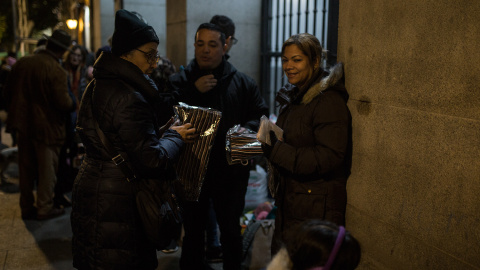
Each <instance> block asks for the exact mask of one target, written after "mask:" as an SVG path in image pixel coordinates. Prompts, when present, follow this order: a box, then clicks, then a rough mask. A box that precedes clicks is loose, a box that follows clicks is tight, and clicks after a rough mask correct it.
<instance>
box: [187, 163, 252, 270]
mask: <svg viewBox="0 0 480 270" xmlns="http://www.w3.org/2000/svg"><path fill="white" fill-rule="evenodd" d="M210 168H211V167H210ZM249 173H250V172H249V167H248V166H242V165H234V166H228V167H227V168H225V169H223V170H218V169H217V170H215V169H214V170H210V172H209V171H207V175H206V176H205V180H204V183H203V186H202V191H201V193H200V198H199V200H198V202H186V203H185V204H184V214H183V218H184V220H183V226H184V229H185V236H184V238H183V245H182V255H181V257H180V268H181V269H182V270H190V269H195V270H198V269H202V266H203V268H205V267H206V260H205V229H206V227H207V220H208V207H209V198H211V199H212V202H213V208H214V210H215V214H216V215H217V222H218V226H219V229H220V243H221V245H222V250H223V269H224V270H239V269H240V268H241V262H242V235H241V227H240V217H241V215H242V214H243V209H244V206H245V193H246V191H247V185H248V177H249Z"/></svg>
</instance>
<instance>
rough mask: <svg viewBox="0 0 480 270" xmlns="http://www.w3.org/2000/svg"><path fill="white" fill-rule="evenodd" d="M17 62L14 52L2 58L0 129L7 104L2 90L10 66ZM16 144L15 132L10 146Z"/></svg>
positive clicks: (5, 114) (0, 137) (0, 138)
mask: <svg viewBox="0 0 480 270" xmlns="http://www.w3.org/2000/svg"><path fill="white" fill-rule="evenodd" d="M16 62H17V54H16V53H14V52H9V53H8V54H7V56H6V57H5V58H4V59H2V65H1V67H0V113H1V115H2V116H1V117H0V129H1V128H2V126H3V123H4V122H5V120H6V116H7V112H6V109H7V107H6V106H7V104H6V102H5V98H4V94H3V90H4V88H5V84H6V82H7V78H8V75H9V74H10V71H11V70H12V66H13V65H14V64H15V63H16ZM1 142H2V135H1V134H0V144H1V145H2V147H6V145H4V144H2V143H1ZM16 145H17V140H16V136H15V134H12V146H16Z"/></svg>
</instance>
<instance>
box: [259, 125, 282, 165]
mask: <svg viewBox="0 0 480 270" xmlns="http://www.w3.org/2000/svg"><path fill="white" fill-rule="evenodd" d="M269 134H270V145H269V144H266V143H262V150H263V155H264V156H265V157H266V158H268V159H269V158H270V155H271V154H272V151H273V147H275V144H276V143H277V141H278V138H277V135H275V132H274V131H273V130H270V132H269Z"/></svg>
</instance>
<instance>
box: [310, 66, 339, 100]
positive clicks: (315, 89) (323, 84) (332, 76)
mask: <svg viewBox="0 0 480 270" xmlns="http://www.w3.org/2000/svg"><path fill="white" fill-rule="evenodd" d="M342 78H343V63H342V62H339V63H337V64H336V65H335V66H333V67H332V68H331V69H330V70H329V72H328V75H327V76H326V77H323V78H322V79H321V80H320V81H319V82H318V83H316V84H314V85H313V86H312V87H310V89H308V90H307V92H306V93H305V95H304V96H303V98H302V103H303V104H308V103H310V102H311V101H312V100H313V99H314V98H315V97H316V96H318V95H320V93H322V92H323V91H325V90H327V89H328V88H330V87H333V86H336V87H335V88H334V89H332V90H336V91H340V92H342V96H343V97H344V99H346V100H345V102H346V101H347V100H348V93H347V91H346V90H345V87H343V83H342V84H341V85H339V84H340V81H341V80H342ZM345 95H346V96H345Z"/></svg>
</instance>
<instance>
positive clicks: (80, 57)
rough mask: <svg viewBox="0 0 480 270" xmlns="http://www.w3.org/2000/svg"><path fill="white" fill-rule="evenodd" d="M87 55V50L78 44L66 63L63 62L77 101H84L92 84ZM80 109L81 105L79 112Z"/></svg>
mask: <svg viewBox="0 0 480 270" xmlns="http://www.w3.org/2000/svg"><path fill="white" fill-rule="evenodd" d="M87 54H88V52H87V49H85V47H83V46H81V45H78V44H77V45H74V46H72V48H71V49H70V51H69V52H67V55H66V56H65V61H63V68H64V69H65V70H66V71H67V74H68V82H69V84H70V89H71V91H72V93H73V94H74V95H75V97H76V98H77V100H81V99H82V95H83V92H84V91H85V88H86V87H87V84H88V83H89V82H90V80H89V78H88V74H87V65H86V60H87ZM79 107H80V103H78V104H77V112H78V108H79Z"/></svg>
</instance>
